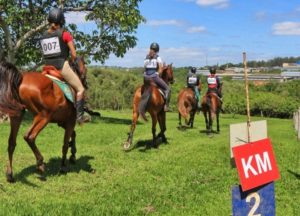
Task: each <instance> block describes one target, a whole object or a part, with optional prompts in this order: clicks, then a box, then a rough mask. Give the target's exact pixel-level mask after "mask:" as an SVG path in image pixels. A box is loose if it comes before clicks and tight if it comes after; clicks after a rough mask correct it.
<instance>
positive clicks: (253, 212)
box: [246, 193, 261, 216]
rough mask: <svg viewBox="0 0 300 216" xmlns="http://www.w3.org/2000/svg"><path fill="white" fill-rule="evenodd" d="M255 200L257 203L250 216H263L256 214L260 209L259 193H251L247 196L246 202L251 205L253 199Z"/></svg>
mask: <svg viewBox="0 0 300 216" xmlns="http://www.w3.org/2000/svg"><path fill="white" fill-rule="evenodd" d="M252 198H254V199H255V203H254V205H253V207H252V209H251V210H250V212H249V214H248V216H261V214H255V211H256V210H257V209H258V207H259V203H260V196H259V194H258V193H251V194H249V195H248V196H247V198H246V202H247V203H250V201H251V199H252Z"/></svg>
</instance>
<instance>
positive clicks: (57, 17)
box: [40, 8, 85, 123]
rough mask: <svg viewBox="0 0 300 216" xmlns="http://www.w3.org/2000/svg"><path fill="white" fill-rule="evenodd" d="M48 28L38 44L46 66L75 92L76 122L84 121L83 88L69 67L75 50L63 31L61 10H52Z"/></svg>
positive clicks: (73, 60)
mask: <svg viewBox="0 0 300 216" xmlns="http://www.w3.org/2000/svg"><path fill="white" fill-rule="evenodd" d="M48 22H49V28H48V30H47V31H45V32H44V34H43V36H42V38H41V40H40V42H41V46H42V52H43V57H44V61H45V64H46V65H51V66H54V67H55V68H56V69H57V70H61V75H62V76H63V78H64V79H65V80H66V81H67V82H68V83H69V84H70V85H71V86H72V87H73V89H75V91H76V111H77V121H78V122H79V123H82V122H83V121H84V117H83V113H84V91H85V89H84V87H83V85H82V83H81V81H80V79H79V77H78V76H77V75H76V73H75V72H74V71H73V70H72V68H71V67H70V65H69V62H68V58H69V56H70V54H71V61H72V62H75V61H76V50H75V45H74V42H73V37H72V35H71V34H70V33H69V32H67V31H65V30H64V29H63V26H64V24H65V17H64V13H63V11H62V9H59V8H53V9H52V10H50V12H49V15H48Z"/></svg>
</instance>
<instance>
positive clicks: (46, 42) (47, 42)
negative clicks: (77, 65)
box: [41, 37, 61, 55]
mask: <svg viewBox="0 0 300 216" xmlns="http://www.w3.org/2000/svg"><path fill="white" fill-rule="evenodd" d="M41 45H42V49H43V53H44V55H51V54H59V53H60V52H61V50H60V45H59V40H58V37H52V38H46V39H43V40H42V41H41Z"/></svg>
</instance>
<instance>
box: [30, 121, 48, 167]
mask: <svg viewBox="0 0 300 216" xmlns="http://www.w3.org/2000/svg"><path fill="white" fill-rule="evenodd" d="M48 122H49V120H48V119H47V118H45V117H41V116H39V115H36V116H35V117H34V120H33V124H32V126H31V128H30V129H29V130H28V132H27V133H26V135H25V136H24V139H25V140H26V142H27V143H28V145H29V147H30V148H31V150H32V151H33V153H34V155H35V158H36V163H37V169H38V170H39V171H41V172H44V171H45V164H44V158H43V156H42V154H41V152H40V151H39V149H38V148H37V146H36V144H35V139H36V137H37V135H38V134H39V133H40V132H41V130H42V129H43V128H44V127H45V126H46V125H47V123H48Z"/></svg>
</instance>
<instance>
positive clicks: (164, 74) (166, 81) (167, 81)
mask: <svg viewBox="0 0 300 216" xmlns="http://www.w3.org/2000/svg"><path fill="white" fill-rule="evenodd" d="M161 78H162V80H163V81H165V83H167V84H169V80H168V74H167V71H166V70H164V71H163V72H162V74H161Z"/></svg>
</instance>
